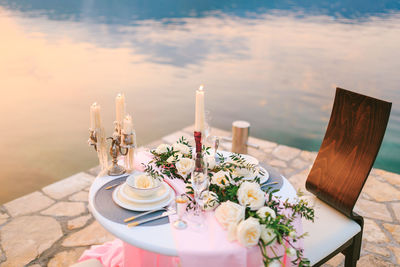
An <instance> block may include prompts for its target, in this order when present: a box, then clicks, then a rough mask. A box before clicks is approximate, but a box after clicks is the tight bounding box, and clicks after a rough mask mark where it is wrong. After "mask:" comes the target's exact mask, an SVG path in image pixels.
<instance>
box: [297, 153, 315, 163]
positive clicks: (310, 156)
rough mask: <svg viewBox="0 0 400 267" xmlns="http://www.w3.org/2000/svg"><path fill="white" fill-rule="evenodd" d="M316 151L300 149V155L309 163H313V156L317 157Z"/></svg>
mask: <svg viewBox="0 0 400 267" xmlns="http://www.w3.org/2000/svg"><path fill="white" fill-rule="evenodd" d="M317 155H318V152H314V151H305V150H303V151H301V153H300V157H301V158H302V159H304V160H305V161H307V162H309V163H314V161H315V158H316V157H317Z"/></svg>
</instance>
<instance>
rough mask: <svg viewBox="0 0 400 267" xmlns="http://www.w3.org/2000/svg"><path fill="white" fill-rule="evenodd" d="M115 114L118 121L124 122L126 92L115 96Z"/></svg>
mask: <svg viewBox="0 0 400 267" xmlns="http://www.w3.org/2000/svg"><path fill="white" fill-rule="evenodd" d="M115 114H116V121H117V122H119V124H120V125H122V123H123V119H124V117H125V96H124V94H118V95H117V97H116V98H115Z"/></svg>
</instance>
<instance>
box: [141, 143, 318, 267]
mask: <svg viewBox="0 0 400 267" xmlns="http://www.w3.org/2000/svg"><path fill="white" fill-rule="evenodd" d="M203 152H204V153H205V154H206V155H209V156H208V157H207V162H208V175H209V178H210V186H209V189H208V191H205V192H203V193H202V195H201V199H202V203H201V207H202V209H203V210H206V211H212V210H215V217H216V219H217V221H218V222H219V223H220V225H221V226H222V227H223V228H224V229H225V230H227V232H228V235H227V236H228V240H229V241H231V242H233V241H237V242H238V243H239V244H241V245H242V246H244V247H252V246H256V245H258V246H259V247H260V250H261V253H262V256H263V261H264V265H265V266H281V262H282V255H280V256H279V255H277V253H275V251H274V245H277V244H278V245H280V246H283V247H284V249H285V252H286V255H288V256H289V257H290V258H291V259H292V264H294V265H297V266H309V265H310V263H309V261H308V260H307V259H306V258H304V257H303V251H302V249H299V248H297V247H296V246H295V243H296V242H297V241H298V240H299V239H301V238H303V237H304V234H303V235H301V236H297V234H296V231H295V229H294V227H293V225H292V223H293V221H294V220H295V218H296V217H298V216H301V217H304V218H306V219H308V220H314V210H313V209H312V208H310V207H309V206H308V203H307V202H305V201H304V200H301V199H297V201H296V203H291V202H289V201H288V200H285V201H284V200H282V199H280V198H279V197H276V196H273V193H274V192H276V191H277V190H275V191H273V190H270V189H266V191H263V190H262V189H261V185H260V178H261V176H262V175H264V173H263V170H262V169H261V168H259V167H258V166H256V165H254V164H250V163H248V162H247V161H246V159H245V158H244V157H242V156H241V155H240V154H232V155H230V156H229V157H228V158H225V157H224V156H223V155H222V154H217V155H216V156H215V155H211V156H210V148H208V147H204V146H203ZM151 153H152V154H153V159H152V161H150V162H149V164H148V165H146V172H147V173H149V174H150V175H152V176H154V177H160V176H163V175H165V176H168V177H169V178H172V179H181V180H183V181H184V182H185V184H186V188H187V190H186V194H187V195H188V196H189V198H190V196H191V195H192V194H193V190H192V188H191V185H190V175H191V172H192V170H193V168H194V165H195V162H194V160H193V159H192V147H191V145H190V144H189V142H188V141H187V140H186V139H185V138H183V137H182V138H180V139H179V140H178V141H177V142H176V143H174V144H173V145H166V144H162V145H159V146H158V147H157V148H156V149H155V150H152V151H151ZM249 177H250V179H249ZM190 199H191V201H194V200H193V198H190ZM192 207H193V205H189V208H192ZM267 248H268V251H269V253H268V251H267Z"/></svg>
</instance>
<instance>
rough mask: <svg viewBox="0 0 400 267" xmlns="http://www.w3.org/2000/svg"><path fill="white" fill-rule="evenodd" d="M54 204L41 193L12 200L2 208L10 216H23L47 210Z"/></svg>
mask: <svg viewBox="0 0 400 267" xmlns="http://www.w3.org/2000/svg"><path fill="white" fill-rule="evenodd" d="M53 203H54V200H52V199H50V198H49V197H47V196H45V195H43V194H42V193H41V192H38V191H36V192H33V193H30V194H28V195H25V196H23V197H20V198H17V199H14V200H12V201H10V202H8V203H6V204H4V207H5V208H6V209H7V211H8V212H9V213H10V215H11V216H13V217H15V216H19V215H25V214H28V213H32V212H36V211H40V210H42V209H44V208H47V207H48V206H50V205H51V204H53Z"/></svg>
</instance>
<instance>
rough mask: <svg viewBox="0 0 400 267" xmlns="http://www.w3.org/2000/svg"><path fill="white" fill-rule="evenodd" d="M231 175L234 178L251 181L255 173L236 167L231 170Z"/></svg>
mask: <svg viewBox="0 0 400 267" xmlns="http://www.w3.org/2000/svg"><path fill="white" fill-rule="evenodd" d="M232 174H233V175H234V176H236V177H243V178H247V179H249V178H250V179H253V178H254V177H255V173H254V172H253V171H252V170H248V169H246V168H239V167H236V168H235V169H233V171H232Z"/></svg>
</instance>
